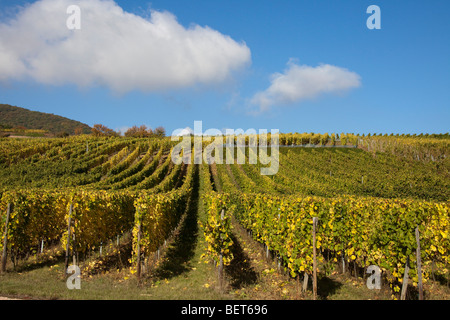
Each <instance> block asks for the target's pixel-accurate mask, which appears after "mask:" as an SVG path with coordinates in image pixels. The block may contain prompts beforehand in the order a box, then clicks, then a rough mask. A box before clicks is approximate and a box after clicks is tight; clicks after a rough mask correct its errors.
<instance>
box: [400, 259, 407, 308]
mask: <svg viewBox="0 0 450 320" xmlns="http://www.w3.org/2000/svg"><path fill="white" fill-rule="evenodd" d="M408 274H409V257H407V258H406V263H405V273H404V274H403V285H402V292H401V295H400V300H405V299H406V290H407V289H408V278H409V277H408Z"/></svg>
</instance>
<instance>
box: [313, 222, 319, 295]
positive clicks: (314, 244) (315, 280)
mask: <svg viewBox="0 0 450 320" xmlns="http://www.w3.org/2000/svg"><path fill="white" fill-rule="evenodd" d="M317 220H318V219H317V217H314V218H313V231H312V236H313V298H314V300H316V299H317V257H316V226H317Z"/></svg>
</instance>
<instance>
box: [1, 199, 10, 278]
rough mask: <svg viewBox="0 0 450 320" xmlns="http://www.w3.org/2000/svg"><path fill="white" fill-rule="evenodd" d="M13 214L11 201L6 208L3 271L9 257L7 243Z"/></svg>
mask: <svg viewBox="0 0 450 320" xmlns="http://www.w3.org/2000/svg"><path fill="white" fill-rule="evenodd" d="M10 214H11V203H8V206H7V208H6V222H5V233H4V235H3V253H2V270H1V271H2V273H3V272H5V271H6V258H7V255H8V253H7V248H6V247H7V245H8V224H9V216H10Z"/></svg>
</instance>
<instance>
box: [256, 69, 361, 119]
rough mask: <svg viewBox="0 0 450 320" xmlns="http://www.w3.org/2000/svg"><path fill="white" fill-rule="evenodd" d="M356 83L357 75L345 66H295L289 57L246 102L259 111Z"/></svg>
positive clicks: (348, 86)
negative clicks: (281, 70) (262, 88)
mask: <svg viewBox="0 0 450 320" xmlns="http://www.w3.org/2000/svg"><path fill="white" fill-rule="evenodd" d="M360 85H361V80H360V76H359V75H358V74H356V73H355V72H351V71H349V70H347V69H344V68H340V67H336V66H332V65H329V64H321V65H319V66H317V67H311V66H307V65H298V64H295V63H294V62H293V61H292V60H290V61H289V62H288V68H287V69H286V70H285V71H284V73H274V74H273V75H272V76H271V84H270V86H269V88H267V89H266V90H264V91H260V92H257V93H256V94H255V95H254V96H253V97H252V98H251V100H250V104H251V105H252V106H253V107H254V106H256V107H257V110H256V111H255V110H253V113H261V112H265V111H268V110H270V108H271V107H272V106H280V105H287V104H293V103H297V102H300V101H302V100H306V99H312V98H315V97H317V96H319V95H321V94H324V93H342V92H345V91H347V90H349V89H352V88H356V87H359V86H360Z"/></svg>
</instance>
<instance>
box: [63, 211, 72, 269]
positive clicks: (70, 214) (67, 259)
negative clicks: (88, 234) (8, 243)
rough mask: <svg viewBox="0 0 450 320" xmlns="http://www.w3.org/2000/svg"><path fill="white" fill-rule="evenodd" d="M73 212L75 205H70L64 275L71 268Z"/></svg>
mask: <svg viewBox="0 0 450 320" xmlns="http://www.w3.org/2000/svg"><path fill="white" fill-rule="evenodd" d="M72 211H73V204H70V208H69V221H68V223H67V243H66V260H65V262H64V273H65V274H66V273H67V268H68V267H69V247H70V231H71V230H70V225H71V224H72Z"/></svg>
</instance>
